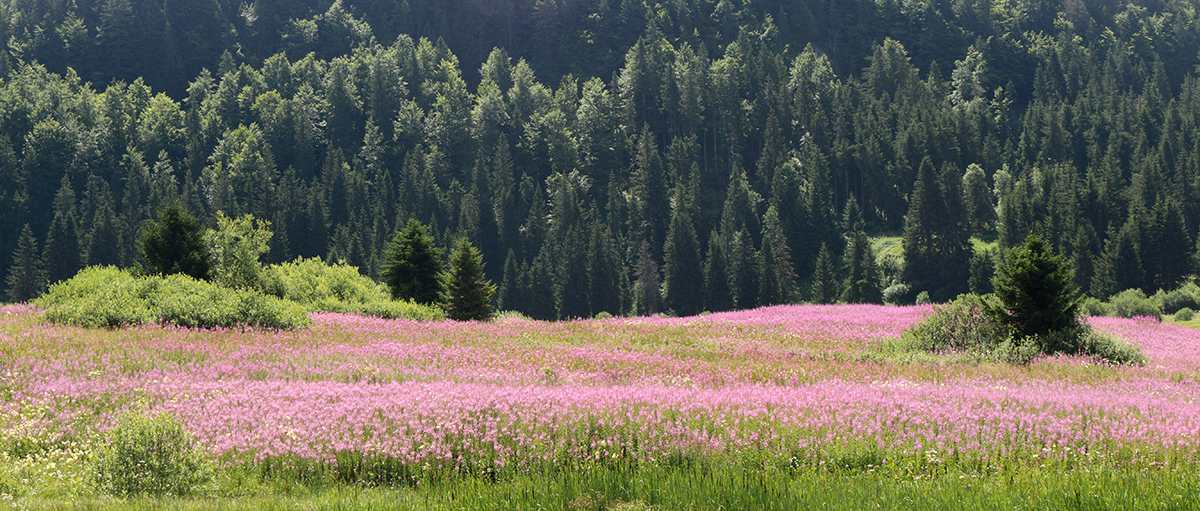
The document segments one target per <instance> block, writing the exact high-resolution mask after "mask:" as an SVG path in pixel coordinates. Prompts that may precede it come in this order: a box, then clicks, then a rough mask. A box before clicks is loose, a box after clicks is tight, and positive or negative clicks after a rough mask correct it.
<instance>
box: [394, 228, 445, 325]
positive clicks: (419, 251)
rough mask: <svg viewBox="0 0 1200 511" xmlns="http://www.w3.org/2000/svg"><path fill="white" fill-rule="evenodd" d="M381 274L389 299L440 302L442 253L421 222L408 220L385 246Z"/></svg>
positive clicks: (427, 302)
mask: <svg viewBox="0 0 1200 511" xmlns="http://www.w3.org/2000/svg"><path fill="white" fill-rule="evenodd" d="M384 255H385V257H386V261H385V262H384V264H383V271H382V272H381V273H382V275H383V278H384V282H386V283H387V285H388V289H390V290H391V292H392V298H396V299H403V300H412V301H414V302H417V303H424V304H434V303H438V301H439V300H440V299H441V292H442V282H441V280H439V279H438V275H439V274H441V272H442V252H441V250H439V249H438V248H437V247H435V246H434V245H433V238H432V237H430V236H429V233H428V231H426V228H425V226H424V225H422V224H421V222H418V221H417V220H416V219H415V218H413V219H409V221H408V224H406V225H405V227H404V229H403V230H401V231H400V232H398V233H397V234H396V237H395V238H394V239H393V240H392V241H391V243H388V247H387V252H386V253H385V254H384Z"/></svg>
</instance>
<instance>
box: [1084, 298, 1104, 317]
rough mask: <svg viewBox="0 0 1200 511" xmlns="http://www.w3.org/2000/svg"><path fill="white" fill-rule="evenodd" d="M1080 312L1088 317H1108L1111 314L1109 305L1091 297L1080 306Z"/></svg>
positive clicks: (1085, 299)
mask: <svg viewBox="0 0 1200 511" xmlns="http://www.w3.org/2000/svg"><path fill="white" fill-rule="evenodd" d="M1079 310H1080V312H1082V313H1083V314H1084V315H1087V316H1108V315H1109V314H1111V312H1109V306H1108V304H1106V303H1104V302H1102V301H1100V300H1098V299H1096V298H1093V297H1091V296H1089V297H1087V298H1084V299H1083V302H1082V303H1080V304H1079Z"/></svg>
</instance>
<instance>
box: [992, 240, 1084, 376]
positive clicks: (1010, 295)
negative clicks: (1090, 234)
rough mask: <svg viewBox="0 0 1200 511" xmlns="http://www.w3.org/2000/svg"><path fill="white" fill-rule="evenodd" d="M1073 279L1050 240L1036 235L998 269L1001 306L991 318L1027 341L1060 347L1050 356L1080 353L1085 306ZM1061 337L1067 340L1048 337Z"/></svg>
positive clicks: (1011, 252)
mask: <svg viewBox="0 0 1200 511" xmlns="http://www.w3.org/2000/svg"><path fill="white" fill-rule="evenodd" d="M1073 274H1074V272H1073V271H1072V270H1071V266H1070V265H1069V264H1068V263H1067V262H1066V261H1065V260H1063V258H1062V257H1060V256H1057V255H1055V254H1054V253H1053V252H1051V248H1050V245H1049V244H1048V243H1046V241H1045V240H1043V239H1042V238H1041V237H1040V236H1038V235H1031V236H1029V238H1027V239H1026V240H1025V244H1024V245H1022V246H1020V247H1016V248H1013V249H1010V250H1009V251H1008V254H1007V256H1006V257H1005V258H1004V262H1003V264H1001V265H1000V267H999V268H998V269H997V273H996V277H995V278H993V279H992V285H993V286H995V288H996V291H995V296H996V298H998V299H999V304H998V307H995V308H993V310H992V311H991V313H992V314H993V315H994V316H995V317H996V318H997V319H998V320H1000V322H1002V323H1005V324H1007V325H1010V326H1012V327H1013V328H1015V329H1016V331H1017V333H1018V334H1019V335H1020V336H1021V337H1041V338H1043V339H1046V340H1050V341H1053V342H1054V345H1048V346H1042V350H1043V351H1045V352H1046V353H1060V352H1074V351H1078V350H1079V348H1080V346H1078V345H1077V344H1078V340H1079V339H1080V338H1081V336H1080V335H1077V334H1078V333H1079V332H1078V330H1079V329H1080V327H1081V324H1080V322H1079V318H1078V314H1079V307H1080V303H1081V301H1080V297H1079V292H1078V290H1076V288H1075V284H1074V283H1073V282H1072V276H1073ZM1056 332H1062V333H1065V334H1067V335H1059V336H1048V335H1047V334H1051V333H1056ZM1072 334H1076V335H1072Z"/></svg>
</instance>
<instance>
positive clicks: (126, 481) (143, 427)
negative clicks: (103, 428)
mask: <svg viewBox="0 0 1200 511" xmlns="http://www.w3.org/2000/svg"><path fill="white" fill-rule="evenodd" d="M108 437H109V444H108V445H106V446H104V447H103V448H101V449H100V450H99V452H98V453H97V455H96V459H95V461H94V464H95V469H96V472H95V483H96V486H97V487H99V488H100V489H101V490H102V491H104V492H105V493H109V494H112V495H115V496H118V497H133V496H139V495H148V496H153V497H163V496H186V495H188V494H189V493H191V492H192V490H193V489H194V488H195V487H196V486H198V485H200V484H203V483H205V482H206V481H208V479H209V478H210V472H211V470H212V467H211V466H210V463H209V462H208V461H207V460H206V459H205V458H204V456H203V455H202V454H201V453H200V451H198V450H197V449H196V448H195V447H194V446H193V445H192V438H191V434H189V433H188V432H187V431H186V430H185V429H184V428H183V425H182V424H180V423H179V421H177V420H176V419H175V418H174V417H172V416H171V415H169V414H167V413H165V412H164V413H160V414H159V415H157V416H155V417H145V416H143V415H142V414H141V413H139V412H128V413H126V414H124V415H123V416H121V418H120V420H119V421H118V422H117V425H116V427H114V428H113V429H111V430H109V432H108Z"/></svg>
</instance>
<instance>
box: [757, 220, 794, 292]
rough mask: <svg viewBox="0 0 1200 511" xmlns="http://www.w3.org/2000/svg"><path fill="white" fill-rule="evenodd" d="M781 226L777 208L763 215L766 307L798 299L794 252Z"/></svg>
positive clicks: (761, 264)
mask: <svg viewBox="0 0 1200 511" xmlns="http://www.w3.org/2000/svg"><path fill="white" fill-rule="evenodd" d="M780 224H781V222H780V220H779V213H778V212H777V210H776V209H775V206H770V207H768V208H767V213H766V215H764V216H763V243H762V250H761V251H760V254H761V256H762V261H761V262H760V263H759V266H760V268H761V269H762V277H761V278H760V282H761V283H762V285H761V288H760V292H759V301H760V302H762V303H763V305H774V304H784V303H792V302H793V301H794V300H795V298H796V271H795V269H793V268H792V255H791V250H790V249H789V248H788V245H787V236H786V235H785V234H784V231H783V226H782V225H780Z"/></svg>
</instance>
